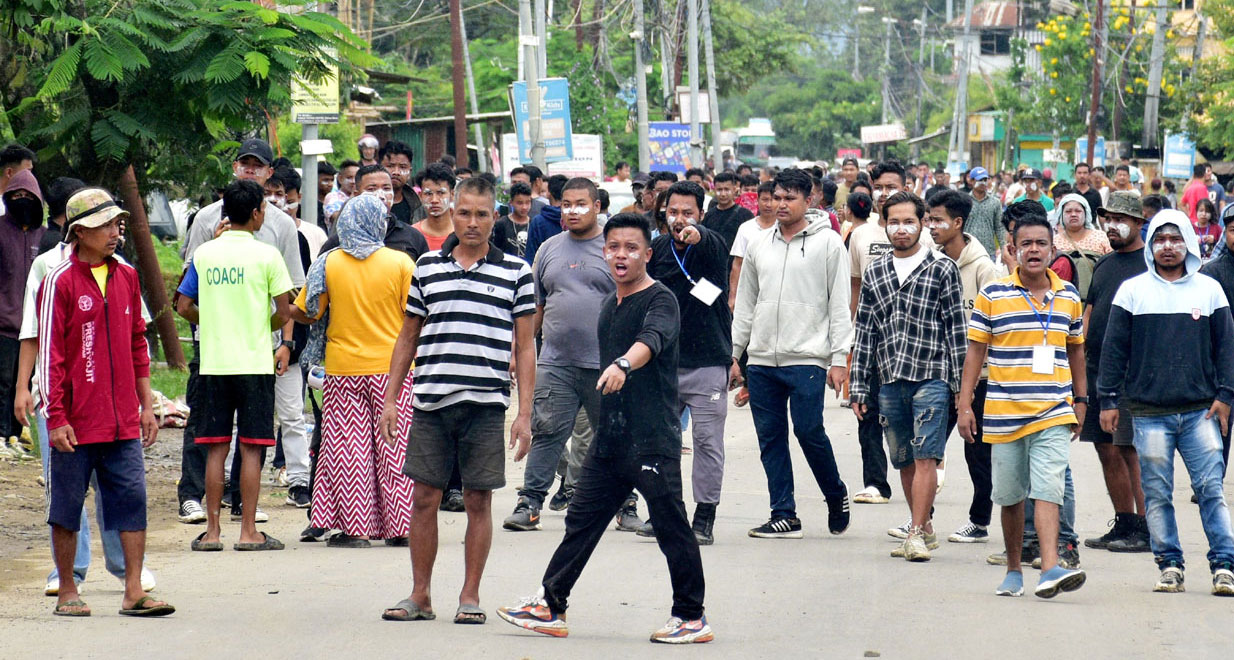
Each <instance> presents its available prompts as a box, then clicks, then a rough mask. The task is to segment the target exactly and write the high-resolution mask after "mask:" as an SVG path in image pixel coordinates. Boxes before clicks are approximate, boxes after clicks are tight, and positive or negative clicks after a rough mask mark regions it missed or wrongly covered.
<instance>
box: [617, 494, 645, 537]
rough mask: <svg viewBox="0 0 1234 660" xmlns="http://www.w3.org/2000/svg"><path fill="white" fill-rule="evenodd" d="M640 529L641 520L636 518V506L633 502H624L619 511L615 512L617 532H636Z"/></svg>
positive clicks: (641, 525)
mask: <svg viewBox="0 0 1234 660" xmlns="http://www.w3.org/2000/svg"><path fill="white" fill-rule="evenodd" d="M642 527H643V519H642V518H639V517H638V504H637V503H635V502H634V501H633V500H626V503H625V504H624V505H622V507H621V511H618V512H617V531H619V532H637V531H638V530H640V529H642Z"/></svg>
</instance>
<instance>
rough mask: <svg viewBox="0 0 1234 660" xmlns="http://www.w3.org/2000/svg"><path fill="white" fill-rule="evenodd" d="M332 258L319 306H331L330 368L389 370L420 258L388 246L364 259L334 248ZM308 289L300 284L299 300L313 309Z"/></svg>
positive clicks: (364, 372)
mask: <svg viewBox="0 0 1234 660" xmlns="http://www.w3.org/2000/svg"><path fill="white" fill-rule="evenodd" d="M326 259H327V261H326V293H324V294H322V296H321V304H320V305H319V307H318V311H321V310H324V309H325V308H326V306H327V305H329V308H330V325H329V327H327V328H326V364H325V367H326V373H327V374H330V375H332V376H372V375H376V374H384V373H387V372H389V371H390V355H391V354H392V353H393V352H394V342H395V340H396V339H398V333H399V331H400V330H402V328H403V315H404V312H403V310H404V308H405V307H406V305H407V291H408V290H409V289H410V288H411V274H412V272H413V271H414V270H415V264H413V263H412V262H411V257H409V256H407V254H406V253H404V252H399V251H398V250H391V249H390V248H384V247H383V248H381V249H379V250H377V251H376V252H374V253H373V254H371V255H369V258H367V259H364V260H361V259H356V258H355V257H353V256H351V255H350V254H347V253H346V252H343V251H342V250H336V251H334V252H331V253H330V254H329V256H327V257H326ZM306 293H307V292H306V290H304V289H301V290H300V295H299V296H298V297H297V298H296V306H297V307H299V308H300V309H301V310H305V312H306V313H307V307H306V305H305V294H306Z"/></svg>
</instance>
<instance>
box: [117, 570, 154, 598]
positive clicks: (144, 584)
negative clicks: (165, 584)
mask: <svg viewBox="0 0 1234 660" xmlns="http://www.w3.org/2000/svg"><path fill="white" fill-rule="evenodd" d="M121 582H123V580H121ZM157 586H158V582H157V581H156V580H155V579H154V573H151V572H150V569H148V568H146V567H145V566H142V567H141V590H142V591H144V592H146V593H150V592H151V591H154V588H155V587H157Z"/></svg>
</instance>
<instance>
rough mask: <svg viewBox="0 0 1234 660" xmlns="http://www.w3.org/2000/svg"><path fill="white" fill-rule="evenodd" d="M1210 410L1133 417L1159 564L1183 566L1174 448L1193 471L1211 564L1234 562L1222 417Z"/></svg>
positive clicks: (1156, 558)
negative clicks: (1209, 415) (1210, 415)
mask: <svg viewBox="0 0 1234 660" xmlns="http://www.w3.org/2000/svg"><path fill="white" fill-rule="evenodd" d="M1207 412H1208V411H1207V410H1196V411H1193V412H1189V413H1181V414H1175V415H1153V416H1151V417H1133V418H1132V420H1131V421H1132V425H1133V426H1134V428H1135V450H1136V452H1138V453H1139V455H1140V480H1141V482H1142V483H1143V485H1144V501H1145V504H1147V505H1148V533H1149V542H1150V544H1151V546H1152V549H1153V558H1154V559H1155V560H1156V561H1157V566H1158V567H1163V566H1164V565H1165V564H1166V563H1174V564H1177V565H1178V566H1179V567H1180V568H1181V567H1182V566H1183V549H1182V547H1181V546H1180V545H1179V543H1178V523H1177V522H1176V521H1175V519H1174V451H1175V450H1177V451H1178V453H1179V455H1180V456H1182V457H1183V463H1184V464H1185V465H1186V466H1187V474H1189V475H1190V476H1191V489H1192V490H1193V491H1194V492H1195V496H1196V499H1197V500H1199V504H1200V521H1201V522H1202V523H1203V525H1204V534H1205V535H1206V536H1207V537H1208V565H1209V567H1210V568H1213V569H1216V568H1218V567H1220V566H1221V565H1223V564H1224V565H1225V566H1226V567H1227V568H1228V567H1234V533H1231V531H1230V510H1229V508H1228V507H1226V504H1225V494H1224V493H1223V492H1222V488H1221V473H1222V468H1223V466H1224V461H1223V460H1222V458H1221V451H1222V447H1221V432H1220V430H1219V428H1218V425H1217V418H1216V417H1213V418H1212V419H1204V416H1205V415H1206V414H1207Z"/></svg>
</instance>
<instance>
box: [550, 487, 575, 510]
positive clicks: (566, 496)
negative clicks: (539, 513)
mask: <svg viewBox="0 0 1234 660" xmlns="http://www.w3.org/2000/svg"><path fill="white" fill-rule="evenodd" d="M573 498H574V489H573V488H566V485H565V484H562V485H561V488H558V489H557V492H556V493H554V494H553V498H552V499H551V500H549V501H548V509H549V511H565V510H566V509H567V508H568V507H569V506H570V500H571V499H573Z"/></svg>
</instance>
